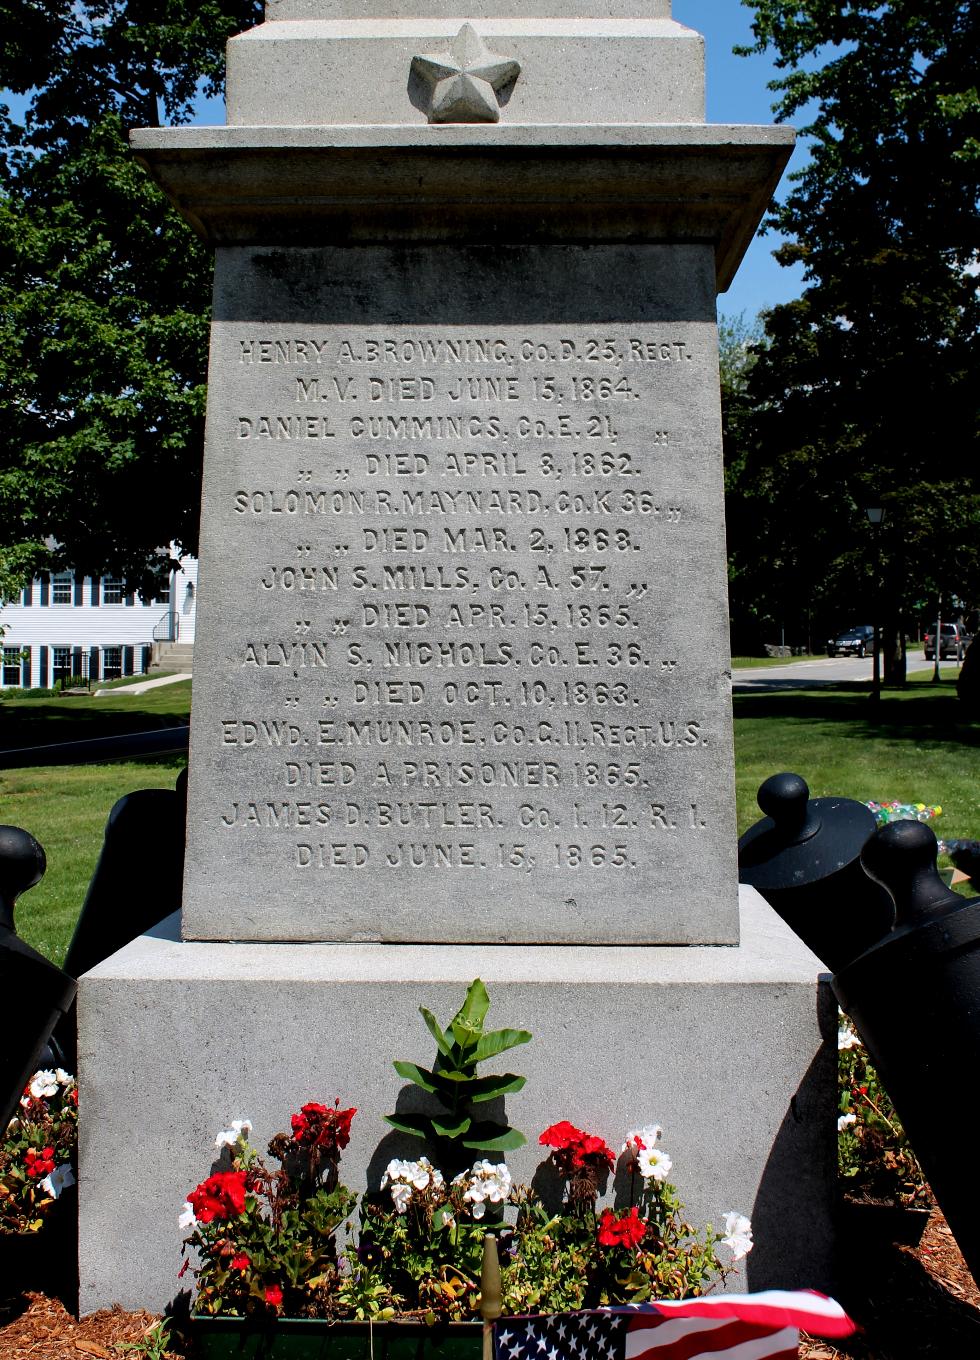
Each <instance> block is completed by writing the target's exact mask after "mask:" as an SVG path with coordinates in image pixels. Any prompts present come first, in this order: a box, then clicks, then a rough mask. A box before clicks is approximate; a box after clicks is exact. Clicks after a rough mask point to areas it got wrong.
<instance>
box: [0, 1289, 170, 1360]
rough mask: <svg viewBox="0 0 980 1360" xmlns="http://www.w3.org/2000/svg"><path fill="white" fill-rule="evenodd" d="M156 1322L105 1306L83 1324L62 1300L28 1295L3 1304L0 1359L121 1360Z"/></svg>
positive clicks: (141, 1313)
mask: <svg viewBox="0 0 980 1360" xmlns="http://www.w3.org/2000/svg"><path fill="white" fill-rule="evenodd" d="M157 1321H158V1319H157V1318H155V1317H154V1316H153V1315H152V1314H151V1313H143V1312H140V1313H126V1312H124V1311H123V1310H122V1309H121V1308H105V1309H103V1310H102V1311H101V1312H99V1313H92V1314H91V1316H90V1317H87V1318H83V1319H82V1320H81V1321H80V1322H78V1321H76V1320H75V1318H73V1317H72V1315H71V1313H69V1312H68V1310H67V1309H66V1308H65V1305H64V1304H63V1303H62V1302H61V1300H60V1299H49V1298H48V1297H47V1296H46V1295H44V1294H24V1295H21V1296H20V1297H19V1298H18V1299H14V1300H11V1301H9V1302H7V1303H0V1360H86V1357H89V1360H91V1357H93V1356H94V1357H95V1360H122V1357H124V1356H127V1355H130V1354H132V1352H130V1351H128V1350H126V1349H125V1344H126V1343H129V1344H130V1345H132V1344H134V1343H138V1342H140V1341H142V1340H143V1339H144V1337H145V1336H146V1333H147V1331H148V1330H149V1329H150V1328H152V1327H153V1326H154V1324H155V1323H156V1322H157ZM136 1354H137V1355H138V1354H139V1352H136Z"/></svg>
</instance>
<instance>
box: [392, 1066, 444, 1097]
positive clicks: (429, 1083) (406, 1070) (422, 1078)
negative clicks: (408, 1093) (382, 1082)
mask: <svg viewBox="0 0 980 1360" xmlns="http://www.w3.org/2000/svg"><path fill="white" fill-rule="evenodd" d="M392 1067H393V1068H394V1069H395V1071H396V1072H397V1073H398V1075H399V1076H400V1077H404V1078H405V1080H406V1081H413V1082H414V1083H415V1085H416V1086H421V1088H422V1090H423V1091H432V1092H433V1093H434V1094H435V1095H438V1094H439V1090H440V1088H439V1085H438V1084H437V1081H438V1079H437V1077H436V1074H435V1073H434V1072H430V1071H429V1069H428V1068H427V1067H419V1066H417V1064H415V1063H413V1062H401V1061H396V1062H393V1063H392Z"/></svg>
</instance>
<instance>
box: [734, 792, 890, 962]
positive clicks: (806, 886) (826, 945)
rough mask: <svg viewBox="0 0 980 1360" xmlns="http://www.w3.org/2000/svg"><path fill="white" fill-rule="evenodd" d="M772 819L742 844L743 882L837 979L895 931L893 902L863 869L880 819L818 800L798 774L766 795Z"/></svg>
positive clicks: (842, 802)
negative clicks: (865, 853)
mask: <svg viewBox="0 0 980 1360" xmlns="http://www.w3.org/2000/svg"><path fill="white" fill-rule="evenodd" d="M759 807H760V808H761V809H762V811H763V812H764V813H765V814H766V816H765V817H764V818H763V820H762V821H761V822H756V824H755V825H754V826H752V827H750V828H749V830H748V831H746V833H745V835H744V836H743V837H742V839H741V840H740V841H739V843H738V877H739V882H740V883H748V884H750V885H751V886H752V887H753V888H757V889H758V890H759V892H760V893H761V894H762V896H763V897H764V898H765V899H766V901H767V902H768V903H769V905H770V906H771V907H772V908H773V909H774V910H775V911H777V912H778V913H779V915H780V916H781V917H782V918H783V920H784V921H785V922H786V924H787V925H788V926H791V927H792V928H793V930H795V931H796V933H797V935H799V936H800V938H801V939H802V940H803V942H804V943H805V944H806V945H807V946H808V948H810V949H812V950H813V952H814V954H816V956H817V958H818V959H820V960H821V961H822V962H823V963H825V964H826V966H827V967H828V968H829V969H830V971H831V972H836V971H838V970H839V969H840V968H842V967H843V966H844V965H845V964H847V963H850V961H851V959H853V958H856V957H857V955H858V954H860V953H862V952H863V951H864V950H865V949H867V948H868V946H869V945H871V944H873V943H874V941H875V940H878V939H880V938H881V936H882V935H883V934H884V933H885V932H886V931H887V930H889V929H890V928H891V925H892V921H893V920H894V917H895V909H894V906H893V905H892V901H891V898H890V897H889V896H888V894H887V893H886V892H885V891H884V889H883V888H882V887H881V886H880V885H879V884H878V883H876V882H874V880H873V879H871V878H869V877H868V875H867V874H866V873H865V871H864V869H863V868H862V867H861V851H862V850H863V849H864V847H865V845H867V843H868V841H869V840H870V839H871V837H872V836H873V835H874V832H875V819H874V815H873V813H871V812H870V810H869V809H868V808H866V807H865V806H864V804H863V803H856V802H854V801H853V800H852V799H850V798H815V799H812V800H811V798H810V790H809V789H808V788H807V785H806V781H805V780H804V779H802V778H801V777H800V776H799V775H798V774H774V775H771V776H770V778H769V779H767V780H766V781H765V783H764V784H762V785H761V786H760V788H759Z"/></svg>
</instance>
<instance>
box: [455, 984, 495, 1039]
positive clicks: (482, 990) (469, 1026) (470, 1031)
mask: <svg viewBox="0 0 980 1360" xmlns="http://www.w3.org/2000/svg"><path fill="white" fill-rule="evenodd" d="M489 1009H490V997H489V995H488V994H487V989H486V987H484V985H483V983H482V982H481V981H480V979H479V978H474V979H473V981H472V982H471V983H470V985H469V987H468V988H467V990H466V997H465V999H464V1001H463V1004H462V1006H460V1008H459V1010H458V1011H457V1012H456V1014H455V1015H454V1016H453V1018H452V1020H451V1021H450V1022H449V1028H450V1029H451V1030H452V1032H453V1035H454V1037H455V1039H456V1042H457V1043H458V1044H461V1045H462V1046H463V1047H464V1048H467V1047H469V1046H470V1045H472V1044H474V1043H475V1042H476V1041H477V1039H479V1037H480V1035H481V1034H482V1033H483V1022H484V1020H485V1019H486V1015H487V1011H488V1010H489Z"/></svg>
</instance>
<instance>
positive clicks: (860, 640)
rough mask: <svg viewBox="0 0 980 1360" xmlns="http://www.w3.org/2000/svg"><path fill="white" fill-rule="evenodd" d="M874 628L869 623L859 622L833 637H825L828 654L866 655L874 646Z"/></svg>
mask: <svg viewBox="0 0 980 1360" xmlns="http://www.w3.org/2000/svg"><path fill="white" fill-rule="evenodd" d="M874 638H875V630H874V629H873V628H872V626H871V624H870V623H859V624H858V625H857V626H856V627H854V628H848V629H847V630H846V632H843V633H838V634H837V636H836V637H835V638H828V639H827V655H828V656H866V655H867V653H868V652H870V651H871V649H872V647H873V646H874Z"/></svg>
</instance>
